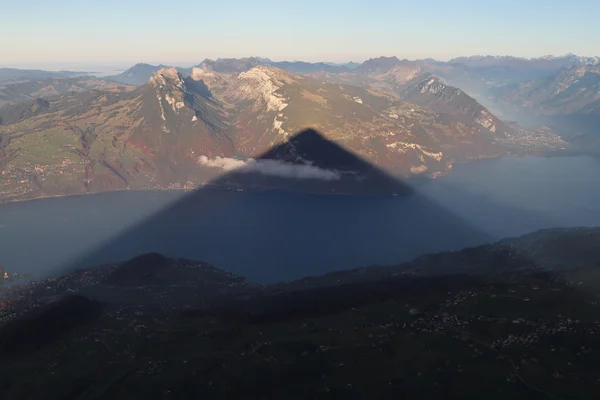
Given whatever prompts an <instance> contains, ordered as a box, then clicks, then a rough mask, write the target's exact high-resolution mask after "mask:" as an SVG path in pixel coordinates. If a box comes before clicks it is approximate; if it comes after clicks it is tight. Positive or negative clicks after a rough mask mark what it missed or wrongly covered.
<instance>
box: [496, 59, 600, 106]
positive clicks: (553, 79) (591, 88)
mask: <svg viewBox="0 0 600 400" xmlns="http://www.w3.org/2000/svg"><path fill="white" fill-rule="evenodd" d="M491 95H492V96H494V99H495V101H497V102H499V103H501V104H503V105H505V106H509V107H510V106H511V107H512V108H513V109H514V110H516V111H529V112H533V113H535V114H542V115H565V114H574V113H588V112H590V111H592V110H593V109H594V108H595V107H596V106H597V105H596V104H595V103H596V102H598V101H599V100H600V65H583V66H576V67H572V68H566V69H562V70H560V71H559V72H558V73H556V74H554V75H552V76H549V77H547V78H545V79H539V80H536V81H528V82H523V83H521V84H518V85H512V86H503V87H500V88H497V89H495V90H493V91H491ZM588 106H589V108H587V107H588Z"/></svg>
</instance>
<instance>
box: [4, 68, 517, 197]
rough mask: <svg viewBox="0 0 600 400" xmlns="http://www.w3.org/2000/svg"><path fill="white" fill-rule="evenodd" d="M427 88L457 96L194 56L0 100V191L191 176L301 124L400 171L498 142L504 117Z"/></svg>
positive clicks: (208, 174)
mask: <svg viewBox="0 0 600 400" xmlns="http://www.w3.org/2000/svg"><path fill="white" fill-rule="evenodd" d="M241 64H242V65H245V66H247V60H246V61H243V62H242V63H241ZM235 65H239V63H236V64H235ZM212 68H214V66H213V67H212ZM228 68H236V67H235V66H230V67H228ZM239 68H242V67H239ZM243 68H245V67H243ZM217 69H219V68H217ZM228 70H229V69H228ZM394 74H396V75H394V76H397V75H398V72H397V71H396V72H394ZM431 79H433V78H431ZM445 89H446V90H452V89H447V88H446V87H445ZM406 93H412V92H409V91H408V89H407V91H406ZM419 93H420V92H419ZM429 94H431V95H434V96H439V93H436V91H435V90H430V91H428V92H427V93H420V95H419V96H418V99H417V97H416V96H413V97H411V98H414V99H417V101H416V102H417V103H422V104H424V105H431V104H435V105H436V106H440V105H443V104H444V103H445V102H449V103H453V104H457V105H456V106H448V107H447V108H444V107H441V106H440V107H433V109H439V110H440V111H444V113H441V112H435V111H433V110H432V109H430V108H424V107H421V106H419V105H417V104H414V103H410V102H407V101H404V100H401V99H400V98H398V97H395V96H392V95H389V94H386V93H382V92H376V91H374V90H372V89H368V88H363V87H359V86H353V85H347V84H339V83H329V82H326V81H320V80H317V79H315V78H312V77H310V76H306V75H300V74H292V73H290V72H287V71H284V70H282V69H279V68H276V67H273V66H264V65H258V66H255V67H252V68H251V69H248V70H246V71H243V72H239V73H238V72H216V71H214V70H213V69H203V68H199V67H196V68H193V69H192V71H191V73H190V76H188V77H187V78H186V77H184V76H183V75H182V74H181V73H180V72H179V71H177V69H175V68H173V67H171V68H163V69H160V70H158V71H157V72H156V73H154V75H152V77H151V78H150V79H149V81H148V83H146V84H144V85H141V86H138V87H137V88H135V89H134V90H129V89H128V90H126V91H123V92H121V93H114V92H106V91H100V90H90V91H86V92H83V93H75V94H63V95H59V96H54V97H48V98H45V99H36V100H34V101H33V102H25V103H18V104H14V105H8V106H6V107H3V108H2V109H0V121H2V125H1V127H0V132H1V133H2V142H1V145H0V165H1V166H2V168H3V171H2V176H3V179H2V186H1V188H0V193H1V194H2V197H3V198H4V199H5V200H6V199H20V198H31V197H39V196H49V195H57V194H74V193H91V192H98V191H102V190H114V189H128V188H130V189H133V188H193V187H197V186H198V185H200V184H202V183H203V182H207V181H209V180H210V179H212V178H213V177H215V176H216V175H218V174H219V173H221V172H222V170H223V168H227V165H231V164H232V163H235V162H236V160H244V159H248V158H251V157H256V156H258V155H260V154H262V153H263V152H265V151H267V150H269V149H271V148H273V147H274V146H276V145H277V144H280V143H283V142H285V141H286V140H287V139H288V138H290V137H292V136H293V135H294V134H295V133H297V132H300V131H302V130H303V129H306V128H312V129H316V130H318V131H321V132H322V133H323V134H324V135H325V136H326V137H327V138H328V139H329V140H332V141H334V142H337V143H338V144H340V145H342V146H344V147H345V148H347V149H349V150H350V151H352V152H354V153H356V154H358V155H359V156H360V157H363V158H364V159H366V160H369V161H370V162H373V163H375V164H377V165H379V166H380V167H382V168H384V169H386V170H387V171H388V172H390V173H392V174H394V175H397V176H404V177H409V176H412V175H419V174H426V175H428V176H434V177H435V176H439V175H441V174H444V173H447V171H448V170H449V169H450V168H451V166H452V164H453V163H454V162H462V161H467V160H469V159H477V158H482V157H495V156H498V155H502V154H506V152H507V151H508V150H507V149H506V148H504V147H503V146H501V145H499V144H498V141H499V140H498V139H502V138H503V137H504V135H506V132H507V130H508V128H505V127H504V126H503V125H502V124H500V122H499V121H498V120H496V119H495V118H494V117H493V115H491V114H489V113H488V112H487V111H486V110H485V109H483V108H481V107H478V106H477V105H476V102H475V101H474V100H473V99H471V98H468V97H464V96H463V97H464V99H463V100H460V97H461V96H459V98H458V99H455V96H454V97H453V96H446V97H444V96H442V97H441V98H438V99H437V100H436V101H433V100H431V101H429V100H427V96H428V95H429ZM407 97H410V96H408V94H407ZM465 99H466V100H465ZM461 101H463V102H464V101H466V102H467V103H468V102H471V103H472V106H473V107H474V108H473V109H472V110H468V109H469V106H466V107H465V105H464V104H461V105H460V106H459V105H458V104H459V103H461ZM430 103H431V104H430ZM465 109H466V110H467V111H464V110H465ZM449 110H451V111H452V112H450V113H448V111H449ZM347 173H352V171H347Z"/></svg>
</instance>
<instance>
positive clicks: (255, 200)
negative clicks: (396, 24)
mask: <svg viewBox="0 0 600 400" xmlns="http://www.w3.org/2000/svg"><path fill="white" fill-rule="evenodd" d="M417 191H418V193H417V194H416V195H411V196H407V197H400V196H398V197H388V198H353V197H343V196H319V195H304V194H292V193H284V192H248V191H246V192H227V191H216V190H212V191H208V190H207V191H202V192H199V193H197V194H196V195H194V196H189V194H183V193H177V192H116V193H106V194H98V195H89V196H73V197H65V198H54V199H43V200H35V201H29V202H23V203H13V204H5V205H0V265H1V266H4V267H5V268H6V269H9V270H12V271H18V272H29V273H34V274H51V273H56V272H57V271H59V270H60V269H61V268H65V267H71V266H86V265H94V264H100V263H103V262H108V261H116V260H123V259H127V258H129V257H132V256H135V255H137V254H140V253H144V252H150V251H155V252H160V253H163V254H167V255H170V256H179V257H187V258H193V259H199V260H205V261H209V262H211V263H213V264H214V265H216V266H217V267H219V268H223V269H227V270H230V271H232V272H235V273H238V274H241V275H244V276H246V277H248V278H250V279H252V280H255V281H262V282H272V281H277V280H286V279H292V278H297V277H301V276H306V275H314V274H319V273H323V272H327V271H331V270H336V269H343V268H355V267H361V266H366V265H372V264H393V263H399V262H402V261H406V260H409V259H411V258H414V257H416V256H418V255H421V254H424V253H427V252H432V251H440V250H451V249H459V248H462V247H465V246H470V245H476V244H480V243H485V242H490V241H493V240H496V239H498V238H501V237H506V236H515V235H520V234H524V233H528V232H531V231H533V230H536V229H540V228H547V227H555V226H582V225H588V226H589V225H600V161H599V160H598V159H594V158H589V157H564V158H558V157H557V158H536V157H529V158H504V159H496V160H487V161H481V162H477V163H471V164H466V165H462V166H459V167H456V169H455V171H454V172H453V173H452V174H451V175H449V176H448V177H445V178H442V179H438V180H435V181H432V182H428V183H426V184H424V185H422V186H419V187H418V189H417Z"/></svg>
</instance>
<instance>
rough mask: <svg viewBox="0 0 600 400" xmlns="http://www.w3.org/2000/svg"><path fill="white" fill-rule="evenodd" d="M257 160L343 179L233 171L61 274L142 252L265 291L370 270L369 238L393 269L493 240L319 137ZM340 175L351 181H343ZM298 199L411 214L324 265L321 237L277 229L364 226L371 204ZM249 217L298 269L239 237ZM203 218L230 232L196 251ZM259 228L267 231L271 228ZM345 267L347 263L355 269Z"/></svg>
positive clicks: (354, 240) (311, 134)
mask: <svg viewBox="0 0 600 400" xmlns="http://www.w3.org/2000/svg"><path fill="white" fill-rule="evenodd" d="M256 160H257V162H260V160H270V161H273V160H275V161H276V162H285V163H287V164H288V165H289V164H296V165H299V164H304V165H308V166H311V165H312V166H322V167H324V168H327V169H328V170H334V169H335V170H337V171H342V173H341V178H340V179H339V180H320V179H295V178H284V177H279V176H268V175H264V174H261V173H257V172H248V171H241V170H234V171H232V172H229V173H226V174H225V175H222V176H221V177H219V178H216V179H215V180H213V181H212V182H210V185H208V186H206V187H203V188H199V189H197V190H195V191H193V192H191V193H189V194H186V195H184V196H183V197H181V198H180V199H178V200H176V201H174V202H173V203H171V204H170V205H168V206H166V207H164V208H163V209H162V210H160V211H158V212H156V213H155V214H153V215H152V216H150V217H148V218H146V219H145V220H143V221H141V222H140V223H137V224H136V225H134V226H131V227H129V228H127V229H125V230H124V231H123V232H121V233H119V234H118V235H116V236H115V237H114V238H112V239H110V240H108V241H106V242H104V243H100V244H99V245H98V247H96V248H95V249H93V250H91V251H88V252H86V253H85V254H82V255H81V256H80V257H77V258H76V259H75V260H73V262H71V263H70V264H68V265H66V268H65V270H66V271H70V270H73V269H76V268H85V267H93V266H96V265H100V264H103V263H115V262H119V261H121V260H126V259H130V258H131V257H134V256H136V255H140V254H144V253H148V252H160V253H161V254H165V255H167V256H169V257H181V258H188V259H200V260H205V261H208V262H210V263H213V264H215V265H218V266H219V268H223V269H225V270H228V271H230V272H232V273H234V274H236V275H240V276H244V277H247V278H248V279H249V280H250V281H254V282H257V283H270V282H276V281H282V280H285V281H287V280H291V279H297V278H301V277H304V276H308V275H320V274H323V273H327V272H331V271H334V270H339V269H344V268H346V269H347V268H356V267H359V266H363V265H365V264H368V262H369V261H360V265H357V264H356V262H357V261H358V260H359V259H362V258H361V257H362V256H364V255H365V254H370V252H377V251H380V250H379V249H378V248H377V247H372V245H369V246H365V243H367V242H369V240H366V239H367V236H368V237H372V236H373V235H375V236H378V235H389V234H397V235H399V236H398V237H397V240H398V247H399V251H398V252H397V253H398V256H395V257H394V260H393V261H391V262H402V261H408V260H409V259H411V258H414V257H416V256H418V255H421V254H424V253H427V252H431V251H439V250H440V249H456V248H458V247H459V246H464V243H465V242H466V243H482V242H486V241H490V240H491V238H490V237H489V235H488V234H486V233H485V232H482V231H481V230H480V229H479V228H477V227H475V226H473V225H472V224H471V223H470V222H468V221H466V220H464V219H463V218H462V217H460V216H457V215H455V214H454V213H452V212H450V211H448V210H447V209H446V208H444V207H441V206H439V205H438V204H436V203H435V201H434V200H432V199H429V198H427V197H426V196H424V195H422V194H420V193H419V192H418V191H416V190H414V189H411V188H410V187H409V186H408V185H407V184H406V183H404V182H402V181H400V180H397V179H396V178H394V177H392V176H390V175H388V174H387V173H385V172H384V171H382V170H380V169H379V168H377V167H376V166H373V165H371V164H370V163H368V162H365V161H363V160H362V159H361V158H360V157H359V156H357V155H354V154H352V153H351V152H349V151H348V150H346V149H344V148H343V147H341V146H339V145H337V144H335V143H333V142H331V141H330V140H328V139H326V138H324V137H323V136H322V135H321V134H320V133H318V132H317V131H315V130H313V129H308V130H304V131H302V132H300V133H299V134H297V135H296V136H294V137H292V138H290V140H288V141H287V142H284V143H281V144H279V145H278V146H276V147H274V148H273V149H271V150H269V151H266V152H265V153H263V154H262V155H260V156H259V157H256ZM242 169H243V168H242ZM348 170H350V171H351V173H345V172H348ZM212 185H216V186H219V187H224V186H225V187H227V186H229V187H230V188H238V189H239V188H254V187H256V188H261V189H264V188H269V189H277V190H281V189H290V190H292V191H294V192H295V193H294V194H293V195H291V194H290V195H287V194H285V193H280V194H279V195H278V196H283V198H285V199H286V200H281V201H290V202H293V203H294V204H296V203H297V204H296V205H295V206H294V207H295V212H294V213H293V215H291V214H289V212H288V211H285V210H286V209H285V208H282V207H253V206H252V204H254V205H255V202H254V200H252V199H249V198H248V197H247V196H246V197H244V195H240V196H238V195H237V194H234V193H231V192H230V191H225V190H215V189H214V188H213V187H211V186H212ZM299 191H300V192H302V191H306V192H312V193H349V194H352V195H385V196H389V195H392V194H395V193H398V194H405V195H406V196H403V197H399V198H398V199H401V200H402V202H405V204H407V207H408V209H410V210H413V209H415V210H418V211H416V212H411V213H410V215H404V214H402V215H390V216H389V218H385V219H384V220H381V221H380V222H378V230H377V231H366V230H358V231H356V232H355V234H353V236H352V237H351V238H349V239H348V240H346V243H345V245H346V246H347V249H348V254H352V252H360V254H355V255H354V256H351V258H350V259H348V257H346V256H342V255H335V254H333V255H332V256H331V257H329V256H328V257H326V258H330V261H327V262H326V263H325V262H323V261H321V262H320V263H315V262H314V261H311V260H313V254H315V253H321V254H322V253H327V252H328V251H330V249H329V245H328V241H327V240H324V239H323V238H322V237H321V238H319V237H318V236H319V235H305V234H304V233H303V232H304V231H303V229H307V227H300V226H299V227H298V229H293V227H292V228H290V227H286V228H284V226H283V225H285V224H288V225H289V224H298V223H300V221H301V220H302V219H303V215H306V216H307V217H308V216H309V215H312V214H314V213H315V212H317V213H319V215H320V216H319V219H318V220H319V224H322V225H317V226H314V227H313V228H312V229H316V230H322V229H323V228H326V230H330V229H329V228H331V229H345V228H344V226H345V225H346V224H348V225H349V226H350V225H353V224H356V223H357V222H358V221H360V220H363V219H365V218H371V217H370V215H372V208H371V207H372V205H371V204H367V203H365V202H363V201H360V200H357V199H356V198H355V197H344V198H343V201H342V202H341V204H340V205H343V206H342V207H339V206H336V207H334V208H332V201H333V200H332V199H331V197H329V196H324V197H322V198H319V197H314V196H311V197H303V196H306V195H298V194H297V192H299ZM265 196H267V197H268V196H269V194H268V193H263V194H260V193H259V194H258V197H262V198H265ZM305 201H308V202H309V203H308V204H315V202H317V201H318V202H319V204H322V205H323V206H322V207H317V209H313V208H311V207H306V204H307V203H306V202H305ZM390 201H392V199H391V198H386V197H384V198H381V200H380V201H378V203H379V204H381V205H382V206H386V204H387V205H389V203H390ZM248 202H249V203H250V205H249V204H248ZM311 202H312V203H311ZM336 202H337V200H336ZM402 202H401V203H402ZM208 210H210V211H208ZM243 210H246V211H243ZM248 210H250V211H249V212H252V213H253V214H252V219H253V220H256V221H261V220H266V221H277V223H276V224H275V225H281V229H277V230H276V231H273V232H272V233H267V235H277V243H279V245H278V246H284V247H285V248H286V249H287V251H288V252H291V253H293V254H296V255H297V256H296V257H295V260H296V261H294V262H293V263H290V262H283V260H281V259H280V256H279V255H278V254H277V253H276V252H273V251H272V250H270V248H271V246H273V243H271V242H270V241H268V240H266V241H264V242H263V241H259V242H256V241H253V240H252V239H251V238H248V237H246V236H244V234H243V233H242V232H239V231H238V230H237V227H236V224H235V221H236V219H237V217H236V216H235V213H237V212H248ZM327 210H328V211H327ZM207 213H209V214H210V215H211V218H213V219H214V218H218V219H217V220H218V221H223V222H222V223H223V224H225V225H226V226H227V227H228V228H229V229H226V230H224V231H221V232H220V233H219V232H217V238H218V240H215V241H212V240H209V241H208V242H206V238H205V239H204V240H205V242H198V240H199V239H198V238H197V237H196V235H194V233H193V232H195V231H196V230H198V229H201V226H200V224H201V222H200V221H202V220H203V218H204V216H205V215H207ZM320 213H323V214H322V215H321V214H320ZM375 217H376V216H375ZM376 218H377V217H376ZM359 225H360V223H359ZM258 226H260V225H258ZM266 226H270V228H269V229H274V225H273V224H271V225H268V224H267V225H266ZM397 226H405V227H406V229H403V232H402V233H400V234H398V229H397ZM202 229H209V230H210V227H207V226H202ZM309 229H310V228H309ZM394 232H395V233H394ZM332 234H333V233H332ZM371 242H372V241H371ZM205 246H211V252H212V253H213V256H208V255H207V256H203V255H198V249H202V248H203V247H205ZM191 249H193V250H191ZM232 251H235V252H237V253H238V254H240V256H239V257H240V259H241V258H243V261H242V262H239V263H238V262H236V263H235V264H232V263H231V262H229V263H227V262H224V261H223V260H220V259H218V258H214V253H215V252H218V253H223V254H225V253H229V252H232ZM357 256H359V257H357ZM211 257H212V258H211ZM363 258H364V257H363ZM350 260H354V263H353V262H352V261H350ZM371 262H372V261H371Z"/></svg>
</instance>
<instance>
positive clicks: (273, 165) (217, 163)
mask: <svg viewBox="0 0 600 400" xmlns="http://www.w3.org/2000/svg"><path fill="white" fill-rule="evenodd" d="M198 162H199V163H200V164H201V165H205V166H207V167H213V168H220V169H222V170H225V171H233V170H236V172H256V173H260V174H264V175H271V176H280V177H284V178H296V179H321V180H327V181H333V180H337V179H340V174H339V173H338V172H337V171H332V170H327V169H322V168H319V167H315V166H313V165H306V164H303V165H299V164H292V163H287V162H284V161H280V160H255V159H253V158H250V159H248V160H238V159H236V158H228V157H216V158H212V159H211V158H208V157H207V156H200V157H198Z"/></svg>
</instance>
